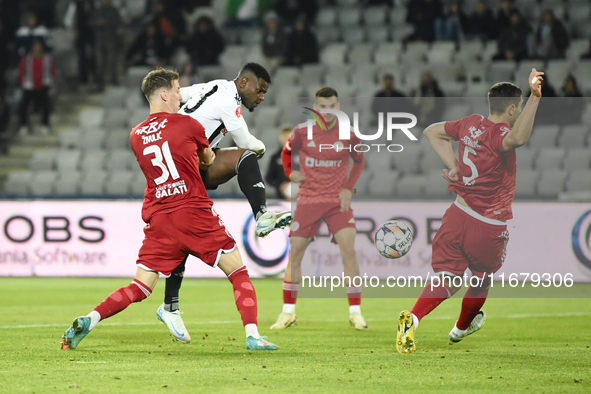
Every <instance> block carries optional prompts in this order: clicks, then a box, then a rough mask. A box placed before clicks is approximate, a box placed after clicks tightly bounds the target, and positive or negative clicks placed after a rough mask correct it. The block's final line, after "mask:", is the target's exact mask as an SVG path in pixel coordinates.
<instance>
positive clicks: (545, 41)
mask: <svg viewBox="0 0 591 394" xmlns="http://www.w3.org/2000/svg"><path fill="white" fill-rule="evenodd" d="M568 46H569V39H568V33H567V31H566V29H565V28H564V25H563V24H562V22H560V21H559V20H558V19H556V17H555V16H554V12H552V10H546V11H544V15H543V19H542V22H541V23H540V26H539V27H538V32H537V34H536V51H535V52H536V55H537V56H538V57H539V58H540V59H543V60H548V59H564V58H565V57H566V49H567V48H568ZM542 86H543V85H542Z"/></svg>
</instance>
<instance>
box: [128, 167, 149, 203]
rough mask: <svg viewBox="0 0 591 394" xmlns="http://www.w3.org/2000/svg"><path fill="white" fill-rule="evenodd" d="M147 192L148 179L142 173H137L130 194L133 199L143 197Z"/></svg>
mask: <svg viewBox="0 0 591 394" xmlns="http://www.w3.org/2000/svg"><path fill="white" fill-rule="evenodd" d="M145 190H146V177H145V176H144V174H143V173H141V172H136V173H135V176H134V178H133V179H132V181H131V185H130V194H131V196H132V197H136V198H138V197H143V196H144V191H145Z"/></svg>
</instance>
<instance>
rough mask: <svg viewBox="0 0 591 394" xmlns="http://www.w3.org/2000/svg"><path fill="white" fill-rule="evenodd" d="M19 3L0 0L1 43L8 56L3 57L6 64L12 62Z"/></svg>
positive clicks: (18, 17)
mask: <svg viewBox="0 0 591 394" xmlns="http://www.w3.org/2000/svg"><path fill="white" fill-rule="evenodd" d="M20 19H21V18H20V3H19V2H17V1H14V0H0V26H2V28H1V31H2V45H3V46H4V45H5V46H6V47H7V48H8V51H9V52H8V53H9V54H10V56H9V57H7V58H4V59H3V61H5V62H6V63H7V64H13V63H12V60H13V59H14V58H13V56H12V54H13V53H14V51H15V47H14V43H15V38H16V31H17V30H18V27H19V22H20Z"/></svg>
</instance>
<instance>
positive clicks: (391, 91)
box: [371, 74, 413, 126]
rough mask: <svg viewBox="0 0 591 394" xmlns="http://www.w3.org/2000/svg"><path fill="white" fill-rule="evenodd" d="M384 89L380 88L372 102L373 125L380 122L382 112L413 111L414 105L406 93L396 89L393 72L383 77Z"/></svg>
mask: <svg viewBox="0 0 591 394" xmlns="http://www.w3.org/2000/svg"><path fill="white" fill-rule="evenodd" d="M382 82H383V84H384V89H382V90H380V91H379V92H377V93H376V95H375V96H374V99H373V101H372V103H371V112H372V113H373V115H374V116H373V117H372V123H371V124H372V126H375V125H377V124H378V119H379V118H378V114H379V113H380V112H382V113H386V112H388V111H390V112H412V110H413V106H412V103H411V102H410V101H408V99H407V98H406V96H405V95H404V93H402V92H401V91H400V90H396V88H395V86H394V76H393V75H392V74H385V75H384V78H383V79H382Z"/></svg>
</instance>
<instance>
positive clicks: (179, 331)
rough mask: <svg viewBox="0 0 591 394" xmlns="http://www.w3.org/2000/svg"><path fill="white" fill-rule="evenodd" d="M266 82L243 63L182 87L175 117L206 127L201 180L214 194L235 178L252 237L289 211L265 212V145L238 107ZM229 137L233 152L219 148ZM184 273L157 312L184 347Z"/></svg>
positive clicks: (249, 104)
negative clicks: (207, 160) (228, 73)
mask: <svg viewBox="0 0 591 394" xmlns="http://www.w3.org/2000/svg"><path fill="white" fill-rule="evenodd" d="M270 83H271V77H270V76H269V73H268V72H267V70H265V68H264V67H262V66H261V65H259V64H257V63H248V64H246V65H245V66H244V67H243V68H242V70H240V72H239V73H238V76H237V77H236V79H234V80H233V81H227V80H224V79H217V80H213V81H210V82H207V83H200V84H195V85H192V86H188V87H184V88H181V93H182V95H183V102H185V104H184V105H183V106H182V107H181V109H180V111H179V113H180V114H184V115H187V116H190V117H192V118H193V119H196V120H197V121H199V123H201V124H202V125H203V127H204V128H205V135H206V137H207V139H208V140H209V145H210V147H211V148H212V150H213V151H214V152H215V160H214V163H213V164H212V165H211V167H209V168H208V169H207V170H205V171H201V178H202V179H203V183H204V184H205V188H206V189H207V190H214V189H216V188H217V187H218V185H221V184H223V183H226V182H228V181H229V180H230V179H232V178H233V177H234V176H236V175H237V178H238V183H239V185H240V189H241V190H242V192H243V193H244V195H245V196H246V198H247V199H248V202H249V203H250V206H251V208H252V212H253V214H254V217H255V219H256V230H255V233H256V235H257V236H260V237H264V236H266V235H267V234H269V233H270V232H271V231H273V230H275V229H278V228H284V227H285V226H287V225H288V224H290V223H291V218H292V214H291V212H273V211H269V210H267V202H266V196H265V184H264V182H263V177H262V175H261V171H260V169H259V164H258V158H259V157H261V156H263V155H264V153H265V145H264V144H263V143H262V142H261V141H260V140H258V139H257V138H255V137H254V136H253V135H252V134H250V132H249V130H248V126H247V125H246V122H245V121H244V117H243V116H242V106H243V105H244V107H246V108H247V109H248V110H249V111H251V112H252V111H254V109H255V108H256V107H257V106H258V105H259V104H260V103H261V102H262V101H263V100H264V99H265V93H267V89H268V88H269V84H270ZM226 134H229V135H230V136H231V137H232V139H233V140H234V142H235V143H236V146H237V147H236V148H221V149H218V148H217V146H218V145H219V143H220V141H221V140H222V138H224V136H225V135H226ZM184 272H185V261H183V262H182V263H181V264H180V265H179V266H178V267H177V268H176V269H175V270H174V271H173V272H172V275H171V276H170V277H169V278H167V280H166V288H165V291H164V303H163V304H162V305H161V306H160V307H159V308H158V314H157V315H158V319H160V320H161V321H162V322H163V323H164V324H166V326H167V327H168V330H169V331H170V334H171V335H172V336H173V337H174V338H176V339H177V340H179V341H181V342H184V343H187V342H190V341H191V337H190V335H189V333H188V332H187V329H186V328H185V325H184V323H183V320H182V319H181V316H180V312H179V290H180V288H181V283H182V280H183V274H184Z"/></svg>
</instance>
